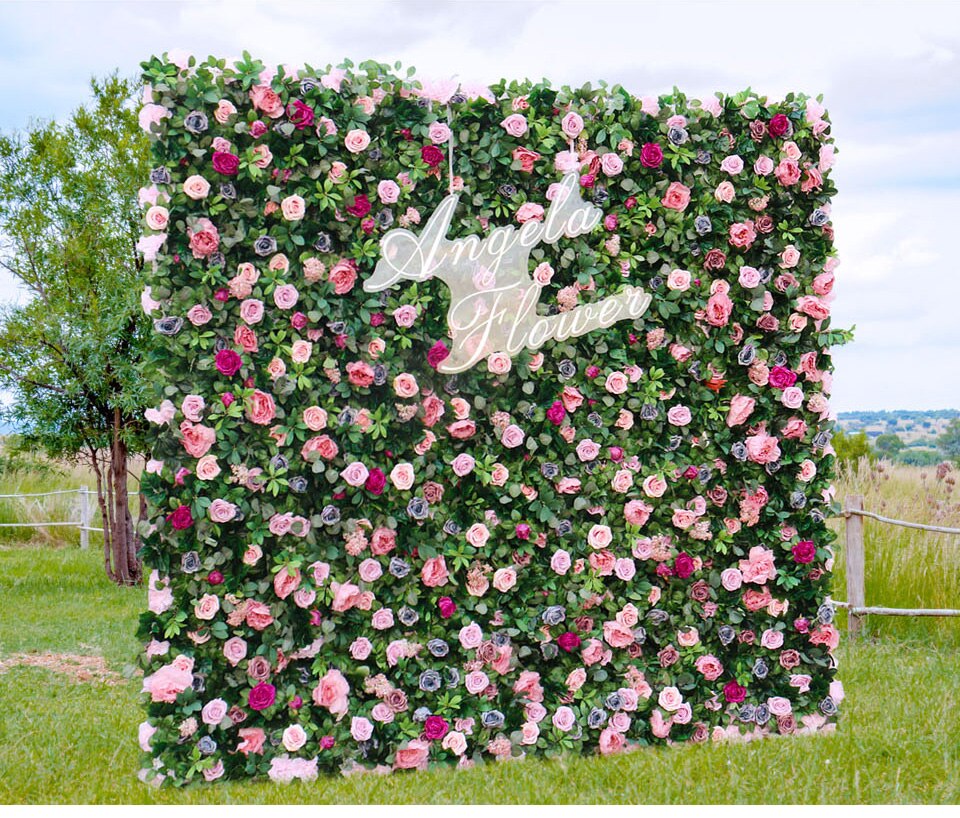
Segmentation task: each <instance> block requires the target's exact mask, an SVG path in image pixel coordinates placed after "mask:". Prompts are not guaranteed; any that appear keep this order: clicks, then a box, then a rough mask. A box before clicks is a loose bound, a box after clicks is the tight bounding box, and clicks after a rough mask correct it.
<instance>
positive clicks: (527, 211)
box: [517, 202, 544, 224]
mask: <svg viewBox="0 0 960 818" xmlns="http://www.w3.org/2000/svg"><path fill="white" fill-rule="evenodd" d="M543 213H544V211H543V205H539V204H537V203H536V202H524V203H523V204H522V205H520V207H519V208H517V221H518V222H519V223H520V224H525V223H526V222H529V221H543Z"/></svg>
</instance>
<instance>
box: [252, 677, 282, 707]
mask: <svg viewBox="0 0 960 818" xmlns="http://www.w3.org/2000/svg"><path fill="white" fill-rule="evenodd" d="M276 700H277V689H276V688H275V687H274V686H273V685H272V684H268V683H267V682H260V683H259V684H258V685H256V686H255V687H252V688H251V689H250V698H249V700H248V703H249V705H250V709H251V710H266V709H267V708H268V707H270V705H272V704H273V703H274V702H275V701H276Z"/></svg>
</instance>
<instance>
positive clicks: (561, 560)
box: [550, 548, 570, 576]
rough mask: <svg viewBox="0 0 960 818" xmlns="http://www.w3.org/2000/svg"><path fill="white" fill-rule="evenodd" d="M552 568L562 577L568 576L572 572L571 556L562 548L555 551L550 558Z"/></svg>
mask: <svg viewBox="0 0 960 818" xmlns="http://www.w3.org/2000/svg"><path fill="white" fill-rule="evenodd" d="M550 568H551V569H552V570H553V571H554V572H555V573H557V574H560V575H561V576H563V575H564V574H566V573H567V571H569V570H570V554H569V553H567V552H566V551H564V550H563V549H562V548H561V549H558V550H557V551H554V552H553V556H552V557H551V558H550Z"/></svg>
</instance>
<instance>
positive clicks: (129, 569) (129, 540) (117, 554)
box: [104, 408, 143, 585]
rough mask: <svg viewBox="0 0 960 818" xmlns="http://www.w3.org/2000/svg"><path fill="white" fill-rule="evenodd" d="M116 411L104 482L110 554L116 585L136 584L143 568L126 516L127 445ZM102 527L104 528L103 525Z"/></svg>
mask: <svg viewBox="0 0 960 818" xmlns="http://www.w3.org/2000/svg"><path fill="white" fill-rule="evenodd" d="M121 430H122V423H121V418H120V409H119V408H115V409H114V411H113V439H112V440H111V445H110V468H109V474H108V482H109V483H110V488H111V491H110V494H112V495H113V496H112V498H111V499H112V501H113V508H112V514H111V515H110V516H111V518H112V519H111V521H110V522H111V524H112V527H111V532H110V533H111V537H110V539H111V551H112V559H113V568H114V574H115V577H114V581H115V582H117V583H118V584H120V585H137V584H139V583H140V580H141V579H142V577H143V569H142V567H141V565H140V560H139V558H138V557H137V550H138V549H139V547H140V543H139V538H138V537H137V535H136V531H135V529H134V525H133V518H132V517H131V516H130V502H129V500H128V499H127V444H126V443H125V442H124V440H123V438H122V437H121V434H120V433H121ZM104 528H106V526H104Z"/></svg>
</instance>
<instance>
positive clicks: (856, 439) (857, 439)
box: [830, 429, 877, 468]
mask: <svg viewBox="0 0 960 818" xmlns="http://www.w3.org/2000/svg"><path fill="white" fill-rule="evenodd" d="M830 442H831V443H832V444H833V448H834V450H835V451H836V453H837V460H838V461H839V462H840V463H843V464H844V465H848V466H852V467H853V468H858V464H859V463H860V460H861V458H866V460H867V461H868V462H870V463H873V462H874V461H875V460H876V459H877V454H876V452H874V450H873V447H872V446H871V445H870V440H869V438H868V437H867V433H866V432H857V433H856V434H853V435H851V434H848V433H847V432H844V431H843V430H842V429H837V431H835V432H834V434H833V439H832V440H831V441H830Z"/></svg>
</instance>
